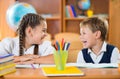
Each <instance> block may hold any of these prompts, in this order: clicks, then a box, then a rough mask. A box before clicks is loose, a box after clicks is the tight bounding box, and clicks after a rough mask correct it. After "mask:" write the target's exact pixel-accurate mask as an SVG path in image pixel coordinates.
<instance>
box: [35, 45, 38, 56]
mask: <svg viewBox="0 0 120 79" xmlns="http://www.w3.org/2000/svg"><path fill="white" fill-rule="evenodd" d="M34 55H38V45H35V48H34Z"/></svg>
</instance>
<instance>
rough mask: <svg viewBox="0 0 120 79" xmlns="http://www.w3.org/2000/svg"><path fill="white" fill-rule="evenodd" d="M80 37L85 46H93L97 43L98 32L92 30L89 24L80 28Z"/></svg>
mask: <svg viewBox="0 0 120 79" xmlns="http://www.w3.org/2000/svg"><path fill="white" fill-rule="evenodd" d="M80 39H81V41H82V43H83V47H84V48H92V47H93V46H94V45H95V44H96V41H97V40H96V32H94V33H93V32H92V31H91V30H90V28H89V27H88V26H86V27H81V28H80Z"/></svg>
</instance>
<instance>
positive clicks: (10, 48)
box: [0, 37, 55, 56]
mask: <svg viewBox="0 0 120 79" xmlns="http://www.w3.org/2000/svg"><path fill="white" fill-rule="evenodd" d="M54 50H55V49H54V47H52V45H51V42H50V41H44V42H43V43H42V44H40V45H39V52H38V54H39V55H40V56H46V55H49V54H53V51H54ZM33 51H34V45H33V46H31V47H30V48H28V49H27V50H25V49H24V54H33ZM6 53H12V54H14V55H15V56H19V38H18V37H16V38H5V39H3V40H2V41H1V42H0V55H2V54H6Z"/></svg>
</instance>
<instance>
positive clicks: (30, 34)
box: [25, 27, 32, 36]
mask: <svg viewBox="0 0 120 79" xmlns="http://www.w3.org/2000/svg"><path fill="white" fill-rule="evenodd" d="M25 32H26V35H27V36H32V28H31V27H27V28H26V30H25Z"/></svg>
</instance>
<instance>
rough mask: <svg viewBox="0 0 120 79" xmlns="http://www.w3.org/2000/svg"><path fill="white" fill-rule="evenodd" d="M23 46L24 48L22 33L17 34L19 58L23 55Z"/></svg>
mask: <svg viewBox="0 0 120 79" xmlns="http://www.w3.org/2000/svg"><path fill="white" fill-rule="evenodd" d="M21 31H22V30H21ZM23 46H24V37H23V34H22V32H20V34H19V49H20V50H19V52H20V56H22V55H23Z"/></svg>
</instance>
